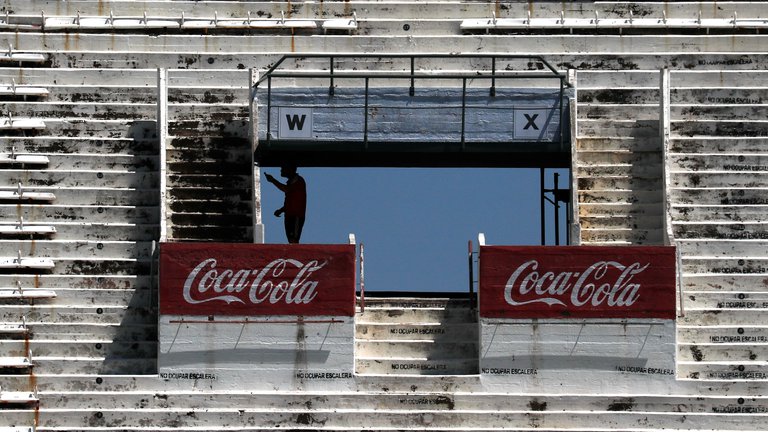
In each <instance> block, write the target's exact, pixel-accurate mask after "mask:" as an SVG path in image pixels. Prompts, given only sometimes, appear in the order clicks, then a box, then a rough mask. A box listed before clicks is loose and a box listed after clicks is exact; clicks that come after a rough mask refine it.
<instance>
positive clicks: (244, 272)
mask: <svg viewBox="0 0 768 432" xmlns="http://www.w3.org/2000/svg"><path fill="white" fill-rule="evenodd" d="M326 264H327V261H323V262H319V261H317V260H308V261H307V262H301V261H298V260H295V259H290V258H279V259H275V260H273V261H272V262H270V263H268V264H267V265H265V266H264V267H263V268H261V269H232V268H217V265H218V262H217V261H216V259H215V258H208V259H205V260H203V261H201V262H200V263H199V264H197V265H196V266H195V267H194V269H192V271H191V272H189V274H188V275H187V277H186V280H185V281H184V288H183V296H184V300H185V301H186V302H187V303H189V304H199V303H206V302H212V301H223V302H226V303H227V304H230V303H243V304H245V303H246V300H247V301H248V302H250V303H253V304H259V303H269V304H277V303H285V304H293V305H300V304H308V303H310V302H311V301H312V300H314V299H315V297H317V287H318V281H317V280H313V279H311V277H312V274H313V273H314V272H316V271H318V270H320V269H322V268H323V267H324V266H325V265H326ZM246 293H247V296H246V295H245V294H246Z"/></svg>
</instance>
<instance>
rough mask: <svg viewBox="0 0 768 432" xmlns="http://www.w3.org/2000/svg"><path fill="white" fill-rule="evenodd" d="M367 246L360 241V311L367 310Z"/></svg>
mask: <svg viewBox="0 0 768 432" xmlns="http://www.w3.org/2000/svg"><path fill="white" fill-rule="evenodd" d="M364 250H365V246H364V245H363V243H360V312H365V253H364Z"/></svg>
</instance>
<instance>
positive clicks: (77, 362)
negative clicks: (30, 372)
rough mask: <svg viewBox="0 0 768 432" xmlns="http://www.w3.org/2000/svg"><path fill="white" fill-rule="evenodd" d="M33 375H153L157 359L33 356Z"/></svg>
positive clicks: (155, 373)
mask: <svg viewBox="0 0 768 432" xmlns="http://www.w3.org/2000/svg"><path fill="white" fill-rule="evenodd" d="M34 365H35V374H41V375H51V374H54V375H62V374H63V375H73V374H76V375H127V374H154V375H155V379H157V358H156V357H154V356H153V357H151V358H132V357H129V358H120V357H112V356H110V355H102V356H94V357H70V356H41V357H38V356H35V357H34Z"/></svg>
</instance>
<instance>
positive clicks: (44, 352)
mask: <svg viewBox="0 0 768 432" xmlns="http://www.w3.org/2000/svg"><path fill="white" fill-rule="evenodd" d="M27 348H29V349H31V350H32V352H33V353H34V355H35V359H39V358H42V357H49V358H53V357H62V358H66V357H72V358H98V357H105V356H106V357H110V358H120V359H145V358H146V359H151V358H153V357H155V356H156V354H157V342H156V341H126V342H120V341H105V340H93V339H90V340H89V339H80V340H66V339H57V340H42V339H40V338H39V336H37V335H35V334H34V333H33V339H30V340H0V349H1V350H2V351H0V352H7V353H19V352H23V351H24V350H25V349H27Z"/></svg>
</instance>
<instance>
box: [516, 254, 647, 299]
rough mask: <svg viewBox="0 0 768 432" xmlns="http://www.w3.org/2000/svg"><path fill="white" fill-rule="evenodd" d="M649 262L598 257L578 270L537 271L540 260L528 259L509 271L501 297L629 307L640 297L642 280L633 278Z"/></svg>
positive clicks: (645, 267)
mask: <svg viewBox="0 0 768 432" xmlns="http://www.w3.org/2000/svg"><path fill="white" fill-rule="evenodd" d="M649 265H650V264H645V265H642V264H640V263H639V262H634V263H632V264H630V265H626V266H625V265H624V264H622V263H619V262H616V261H598V262H596V263H594V264H592V265H590V266H588V267H586V268H585V269H584V270H583V271H580V272H573V271H561V272H553V271H546V272H540V271H538V269H539V262H538V261H536V260H530V261H527V262H525V263H523V264H521V265H520V266H518V267H517V269H515V271H514V272H512V275H511V276H510V277H509V279H508V280H507V283H506V286H505V287H504V300H505V301H506V302H507V303H508V304H510V305H512V306H522V305H529V304H533V303H545V304H547V305H550V306H552V305H559V306H564V307H567V305H568V304H570V305H572V306H575V307H581V306H594V307H596V306H601V305H603V304H605V305H607V306H610V307H628V306H631V305H632V304H634V303H635V302H636V301H637V300H638V299H639V298H640V288H641V284H640V283H636V282H633V278H634V277H635V276H636V275H638V274H639V273H642V272H643V271H644V270H645V269H647V268H648V266H649Z"/></svg>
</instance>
